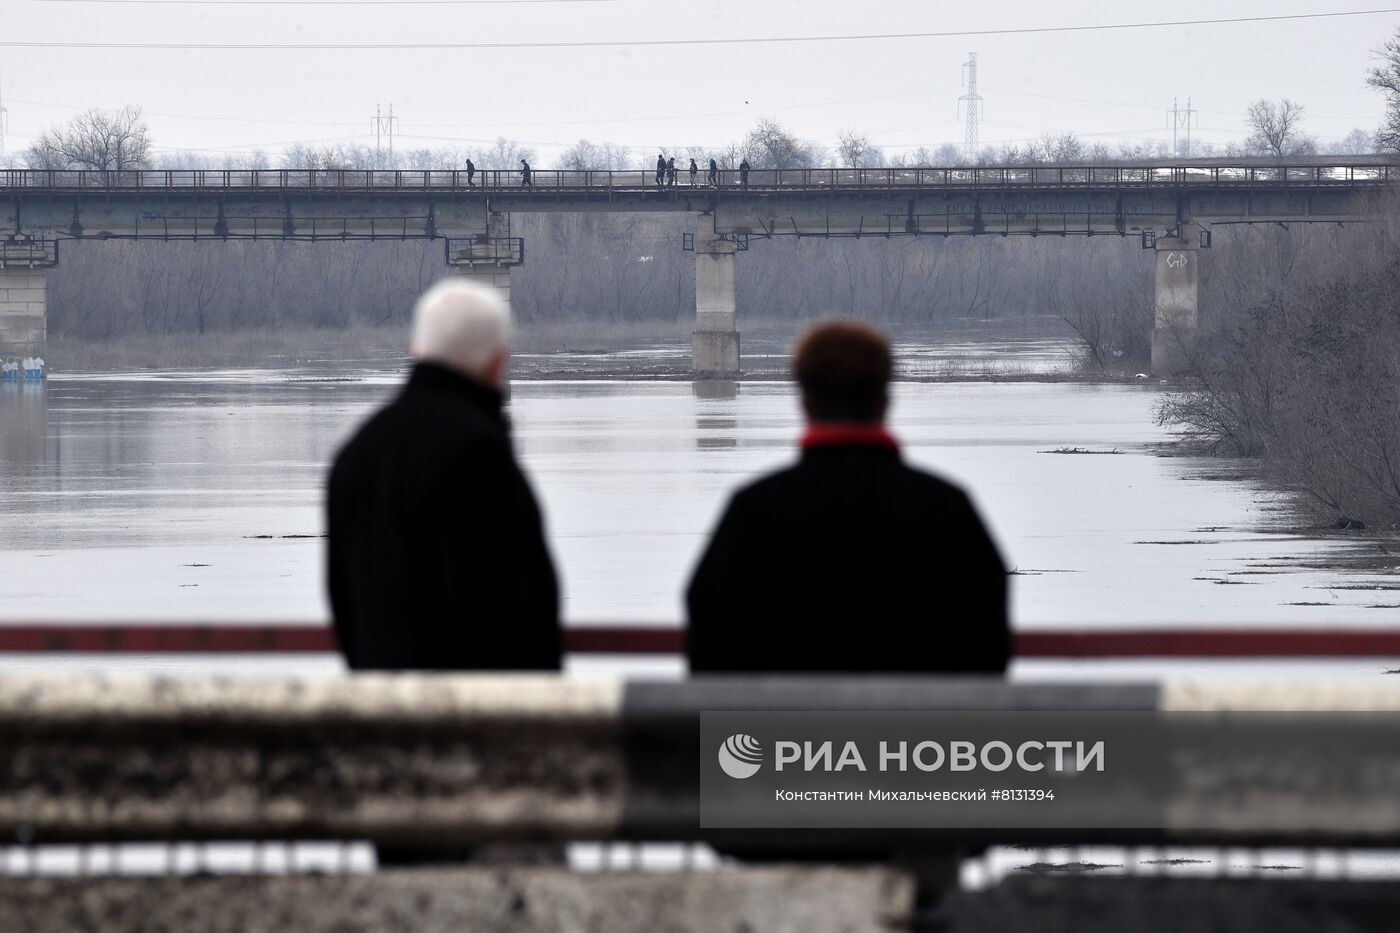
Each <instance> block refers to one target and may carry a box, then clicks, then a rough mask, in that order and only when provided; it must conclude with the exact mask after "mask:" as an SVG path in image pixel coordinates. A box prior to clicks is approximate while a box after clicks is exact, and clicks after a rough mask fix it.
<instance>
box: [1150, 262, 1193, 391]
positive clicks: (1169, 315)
mask: <svg viewBox="0 0 1400 933" xmlns="http://www.w3.org/2000/svg"><path fill="white" fill-rule="evenodd" d="M1156 251H1157V300H1156V313H1155V315H1154V318H1153V326H1152V374H1153V375H1155V376H1175V375H1178V374H1180V373H1183V372H1185V371H1186V370H1187V369H1188V368H1189V366H1190V361H1191V355H1192V354H1193V353H1194V352H1195V348H1196V336H1197V334H1198V332H1199V330H1200V307H1199V301H1198V292H1199V288H1200V256H1201V252H1200V243H1199V241H1196V240H1192V239H1189V238H1184V237H1180V236H1172V237H1159V238H1158V239H1157V241H1156Z"/></svg>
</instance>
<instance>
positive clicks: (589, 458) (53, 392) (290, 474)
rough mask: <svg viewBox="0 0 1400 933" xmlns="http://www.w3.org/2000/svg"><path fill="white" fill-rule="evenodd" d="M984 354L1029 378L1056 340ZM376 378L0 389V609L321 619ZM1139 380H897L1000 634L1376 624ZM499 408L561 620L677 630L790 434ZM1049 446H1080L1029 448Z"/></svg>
mask: <svg viewBox="0 0 1400 933" xmlns="http://www.w3.org/2000/svg"><path fill="white" fill-rule="evenodd" d="M659 352H660V354H662V355H664V354H666V353H673V352H680V348H663V350H661V351H659ZM574 356H575V357H578V358H580V359H582V360H583V364H584V365H590V364H593V365H596V364H597V363H598V361H597V360H596V359H590V358H589V355H588V354H574ZM631 356H633V357H635V356H636V354H631ZM993 356H994V358H995V359H994V364H995V365H996V366H1004V367H1005V368H1006V371H1007V372H1011V371H1019V372H1028V371H1043V370H1045V369H1046V368H1050V366H1051V361H1055V360H1058V361H1060V364H1061V365H1062V361H1063V349H1062V348H1059V347H1054V346H1050V345H1048V344H1034V345H1032V344H1027V345H1024V346H1021V347H1019V348H1011V349H1007V348H999V349H998V350H997V352H996V353H995V354H993ZM901 357H902V359H903V360H904V361H905V370H906V372H910V371H912V372H915V373H917V372H920V371H930V370H932V371H937V372H942V371H946V370H947V368H948V367H949V366H950V365H959V361H962V362H963V363H965V362H966V361H967V360H969V359H972V360H974V362H976V364H977V365H982V363H984V362H986V360H987V358H988V351H987V350H986V348H981V349H978V348H961V347H952V348H950V347H948V346H922V345H920V346H904V347H902V348H901ZM950 361H951V362H950ZM615 363H616V358H614V359H613V360H611V361H610V363H609V365H612V364H615ZM538 364H539V360H538V358H536V359H535V360H534V365H538ZM569 368H571V369H572V368H574V367H573V366H570V367H569ZM401 379H402V368H401V366H399V365H397V364H374V365H369V364H366V365H364V366H355V365H346V364H339V365H330V364H326V365H317V366H306V367H302V368H298V369H285V368H284V369H275V370H272V369H269V370H220V371H192V372H161V373H123V374H83V375H76V374H75V375H65V374H60V375H57V376H55V377H54V378H53V380H52V381H51V382H50V383H49V384H48V386H47V387H46V388H37V389H36V388H33V387H24V386H14V385H8V384H7V385H3V386H0V470H2V471H3V474H0V475H3V485H2V486H0V567H2V568H3V570H2V571H0V621H2V620H18V619H54V620H62V619H94V618H96V619H110V618H120V619H158V620H176V619H181V620H198V619H234V620H248V621H254V620H287V619H290V620H306V621H308V622H311V621H316V620H321V619H324V618H325V617H326V614H327V610H326V605H325V602H324V598H323V595H322V587H321V546H322V542H321V540H319V537H318V536H319V535H320V534H321V533H322V528H323V522H322V516H321V511H320V498H321V485H322V481H323V478H324V474H325V470H326V465H327V464H328V462H329V461H330V459H331V457H332V455H333V454H334V452H335V450H336V448H337V446H338V445H339V444H340V443H341V442H342V441H343V440H344V439H345V437H346V436H347V434H348V433H349V432H350V431H351V430H353V428H354V427H355V425H356V424H358V423H359V422H360V421H361V420H362V419H363V418H364V417H365V416H366V415H367V414H368V413H369V412H370V411H371V410H372V409H373V408H374V407H375V406H376V405H378V404H379V403H381V402H383V401H384V400H385V399H387V398H389V397H390V396H391V395H392V393H393V392H394V391H395V389H396V386H397V385H398V384H399V382H400V381H401ZM1160 391H1161V390H1160V388H1159V387H1157V386H1156V385H1150V384H1141V385H1082V384H1070V383H1024V382H1021V383H1017V382H1001V383H998V382H967V383H928V382H903V383H900V384H899V385H897V386H896V388H895V391H894V407H893V411H892V422H893V426H894V429H895V432H896V434H897V435H898V436H899V437H900V439H901V440H902V441H903V443H904V445H905V451H906V456H907V457H908V459H909V460H911V461H912V462H914V463H916V464H919V465H921V466H923V467H926V468H928V469H930V470H933V471H935V472H937V473H940V474H942V475H944V476H946V477H948V478H950V479H952V480H954V481H956V482H959V483H961V484H963V485H964V486H966V487H967V488H968V489H969V490H970V491H971V492H972V494H973V496H974V498H975V499H976V501H977V502H978V503H979V505H980V507H981V509H982V510H983V513H984V514H985V516H986V518H987V520H988V521H989V523H990V524H991V525H992V526H993V528H994V531H995V534H996V537H997V539H998V540H999V541H1000V543H1001V546H1002V548H1003V551H1004V553H1005V555H1006V557H1007V561H1008V563H1009V564H1010V565H1012V566H1013V567H1015V568H1016V569H1017V570H1018V571H1019V573H1018V574H1017V575H1016V576H1015V577H1014V578H1013V590H1014V611H1015V619H1016V624H1017V625H1018V626H1020V627H1022V628H1045V627H1052V626H1056V625H1081V626H1082V625H1092V626H1104V627H1113V626H1124V625H1158V624H1162V625H1166V624H1171V625H1199V626H1203V627H1209V626H1220V625H1263V624H1267V625H1298V626H1327V625H1336V626H1343V625H1345V626H1368V625H1376V626H1384V625H1393V624H1394V622H1395V619H1396V611H1395V609H1394V607H1386V605H1385V604H1387V603H1395V602H1400V600H1397V599H1395V598H1393V597H1395V596H1396V594H1395V593H1394V592H1388V591H1387V590H1385V589H1372V588H1370V587H1375V586H1380V587H1385V586H1393V585H1394V584H1393V583H1389V584H1388V583H1387V582H1386V581H1385V580H1384V579H1382V578H1377V577H1375V576H1373V575H1370V574H1366V573H1352V572H1347V571H1343V570H1336V569H1316V568H1318V567H1320V566H1322V565H1327V564H1330V563H1333V562H1334V561H1335V560H1337V559H1339V558H1342V557H1345V556H1347V555H1348V553H1349V549H1350V548H1353V547H1354V545H1350V544H1348V543H1346V542H1339V541H1335V540H1326V539H1321V538H1315V537H1307V536H1299V535H1295V534H1290V533H1287V532H1285V531H1283V530H1282V529H1281V528H1280V526H1281V524H1282V522H1281V521H1280V520H1279V512H1278V509H1279V505H1280V504H1279V502H1278V501H1276V498H1275V497H1274V496H1273V495H1272V494H1270V493H1269V492H1268V491H1267V490H1265V489H1264V488H1262V487H1261V486H1259V485H1258V484H1256V483H1253V482H1248V481H1238V480H1221V479H1218V478H1212V476H1211V474H1218V473H1219V471H1220V468H1221V464H1220V463H1219V462H1213V461H1209V460H1203V459H1194V458H1179V457H1162V456H1158V455H1156V454H1155V453H1154V452H1153V449H1152V445H1153V444H1155V443H1157V442H1160V441H1162V440H1164V439H1166V434H1165V432H1164V431H1163V430H1162V429H1160V428H1158V427H1156V426H1155V425H1154V424H1153V420H1152V410H1153V406H1154V404H1155V403H1156V401H1157V400H1158V398H1159V393H1160ZM716 394H717V395H718V397H711V396H714V395H716ZM510 414H511V417H512V419H513V421H514V424H515V428H516V438H517V444H518V448H519V451H520V453H521V455H522V456H523V459H524V461H525V464H526V466H527V469H528V470H529V473H530V475H531V477H532V479H533V482H534V484H535V488H536V490H537V492H538V493H539V496H540V498H541V499H542V501H543V504H544V507H545V511H546V516H547V520H548V526H549V531H550V533H551V539H552V542H553V548H554V553H555V557H556V561H557V563H558V565H559V568H560V571H561V575H562V578H563V592H564V599H565V603H564V606H565V609H564V611H565V615H566V618H567V619H568V620H570V621H572V622H579V621H586V622H604V621H608V622H618V621H622V622H629V623H647V624H675V623H676V622H677V621H678V620H679V619H680V618H681V601H680V594H681V592H682V589H683V586H684V583H685V581H686V579H687V576H688V574H689V572H690V569H691V567H692V565H693V563H694V561H695V560H696V557H697V555H698V553H699V551H700V549H701V546H702V543H703V541H704V537H705V534H706V532H707V530H708V529H709V528H710V526H711V525H712V524H713V522H714V521H715V519H716V516H717V514H718V512H719V510H720V508H721V507H722V505H723V503H724V501H725V499H726V497H727V496H728V495H729V493H730V491H731V490H733V489H734V488H735V487H736V486H737V485H739V484H740V483H742V482H744V481H745V480H747V479H748V478H750V477H752V476H754V475H755V474H757V473H760V472H762V471H764V470H769V469H772V468H775V467H779V466H782V465H783V464H785V463H789V462H791V461H792V459H793V457H794V441H795V439H796V437H797V435H798V433H799V431H800V422H799V415H798V409H797V405H796V400H795V398H794V395H793V391H792V388H791V387H790V386H789V385H787V384H785V383H782V382H779V381H749V382H745V383H743V384H742V385H741V386H740V387H739V388H738V391H737V393H736V394H732V395H727V397H726V393H723V392H720V393H712V392H701V391H698V390H697V389H696V388H695V387H692V385H691V384H689V383H687V382H677V381H647V380H642V379H596V378H594V379H567V380H539V379H536V380H528V381H517V382H516V383H515V385H514V387H513V398H512V401H511V403H510ZM1067 447H1069V448H1082V449H1086V450H1091V451H1098V452H1101V455H1064V454H1055V453H1049V452H1048V451H1053V450H1055V449H1057V448H1067ZM1109 452H1113V453H1109ZM929 531H930V534H934V533H936V531H937V529H929ZM1339 587H1340V588H1339ZM1387 596H1389V597H1392V598H1386V597H1387ZM1303 603H1312V604H1321V605H1300V604H1303Z"/></svg>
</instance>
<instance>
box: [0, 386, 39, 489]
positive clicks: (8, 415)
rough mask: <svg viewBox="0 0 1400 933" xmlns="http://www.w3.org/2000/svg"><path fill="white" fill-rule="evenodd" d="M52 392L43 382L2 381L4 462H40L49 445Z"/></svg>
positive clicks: (0, 453) (0, 450)
mask: <svg viewBox="0 0 1400 933" xmlns="http://www.w3.org/2000/svg"><path fill="white" fill-rule="evenodd" d="M48 429H49V418H48V396H47V395H45V393H44V383H42V382H31V381H23V382H0V466H3V467H5V469H6V472H9V470H10V469H12V468H15V467H19V466H21V465H23V464H29V463H38V462H39V461H41V460H43V459H44V456H45V454H46V452H47V448H48Z"/></svg>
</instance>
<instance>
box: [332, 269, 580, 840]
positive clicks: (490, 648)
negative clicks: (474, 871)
mask: <svg viewBox="0 0 1400 933" xmlns="http://www.w3.org/2000/svg"><path fill="white" fill-rule="evenodd" d="M509 333H510V311H509V308H508V307H507V306H506V303H505V301H503V300H502V297H501V295H500V294H499V293H498V292H497V291H496V290H495V289H491V288H487V287H486V286H482V285H476V284H473V283H469V282H464V281H462V280H460V279H448V280H446V281H444V282H441V283H439V284H438V285H435V286H433V287H432V288H431V289H429V290H428V291H427V292H425V293H424V294H423V296H422V297H420V298H419V299H418V302H417V304H416V305H415V306H414V309H413V336H412V341H411V343H410V347H409V353H410V355H411V356H412V357H413V360H414V365H413V369H412V371H411V372H410V374H409V376H408V380H407V382H406V383H405V384H404V385H403V387H402V389H401V390H400V391H399V393H398V395H397V396H396V397H395V398H394V399H393V400H392V401H390V402H389V404H388V405H386V406H385V407H384V408H382V409H380V410H379V411H378V412H377V413H375V414H374V415H373V416H372V417H370V418H369V419H368V420H367V421H366V422H365V423H364V424H363V425H362V426H361V427H360V428H359V430H358V431H356V432H355V435H354V436H353V437H352V438H351V439H350V441H349V442H348V443H346V444H345V446H344V447H343V448H341V450H340V452H339V453H338V454H337V456H336V458H335V465H334V466H333V467H332V469H331V473H330V478H329V481H328V482H327V484H326V546H327V550H326V563H325V567H326V575H327V576H326V582H327V588H328V590H329V595H330V604H331V613H332V616H333V618H334V625H335V633H336V640H337V643H338V645H339V647H340V651H341V653H342V654H343V655H344V657H345V662H346V664H347V666H349V668H350V669H351V670H357V671H362V670H381V671H403V670H433V671H468V670H473V671H524V670H540V671H557V670H558V669H559V664H560V658H561V652H562V650H563V649H562V641H561V635H560V628H559V589H558V582H557V578H556V576H555V572H554V564H553V561H552V560H551V559H550V555H549V548H548V545H547V544H546V542H545V537H544V527H543V522H542V519H541V516H540V510H539V505H538V503H537V501H536V499H535V496H534V493H533V492H532V491H531V489H530V485H529V483H528V481H527V480H526V478H525V475H524V473H523V472H522V471H521V469H520V466H519V463H518V461H517V460H516V457H515V454H514V453H513V452H512V450H511V440H510V425H509V423H508V422H507V420H506V418H505V415H504V413H503V412H502V406H503V403H504V397H503V394H502V387H503V382H504V380H503V374H504V373H505V371H506V363H507V358H508V355H509V345H508V341H509ZM471 857H472V852H471V850H470V849H469V848H463V847H460V846H457V847H445V846H440V845H439V846H434V845H433V844H432V842H431V841H424V842H420V843H418V844H416V845H412V846H410V847H407V848H406V847H404V846H403V844H402V843H400V844H399V845H397V846H396V845H392V844H390V845H388V846H385V845H381V846H380V847H379V861H380V862H381V864H421V863H429V862H444V861H448V862H450V861H461V860H464V859H469V858H471Z"/></svg>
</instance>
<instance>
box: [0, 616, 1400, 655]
mask: <svg viewBox="0 0 1400 933" xmlns="http://www.w3.org/2000/svg"><path fill="white" fill-rule="evenodd" d="M564 650H565V652H566V653H568V654H574V655H633V656H637V655H641V656H648V655H649V656H679V655H683V654H684V653H685V630H684V629H682V628H680V627H678V626H676V625H675V624H667V625H661V624H653V625H633V626H623V625H601V624H597V623H594V624H586V625H570V626H567V627H566V628H565V629H564ZM336 651H337V648H336V642H335V633H334V632H333V631H332V630H331V628H330V627H329V626H328V625H325V624H323V623H315V622H300V623H298V622H280V623H278V622H274V623H267V622H256V623H254V622H209V621H206V622H199V623H187V622H177V621H169V622H161V623H150V622H144V623H143V622H95V621H77V620H66V621H62V622H40V621H22V620H9V621H5V622H0V655H6V654H12V655H34V654H96V655H128V656H130V655H170V654H285V655H307V654H333V653H335V652H336ZM1012 653H1013V656H1014V657H1015V658H1016V659H1017V660H1020V661H1061V660H1072V659H1105V660H1111V659H1122V658H1157V659H1168V658H1214V659H1221V660H1226V659H1246V658H1256V659H1257V658H1290V659H1295V660H1318V659H1322V658H1384V659H1387V660H1400V629H1396V628H1363V629H1356V628H1353V629H1345V628H1317V629H1300V628H1264V627H1257V628H1238V629H1219V628H1217V629H1202V628H1199V627H1190V626H1181V627H1166V626H1156V627H1151V628H1116V629H1102V628H1100V629H1090V628H1074V627H1071V626H1060V625H1056V626H1053V627H1048V628H1037V629H1021V630H1018V631H1016V632H1014V633H1013V635H1012Z"/></svg>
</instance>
